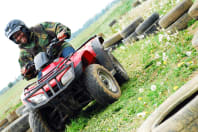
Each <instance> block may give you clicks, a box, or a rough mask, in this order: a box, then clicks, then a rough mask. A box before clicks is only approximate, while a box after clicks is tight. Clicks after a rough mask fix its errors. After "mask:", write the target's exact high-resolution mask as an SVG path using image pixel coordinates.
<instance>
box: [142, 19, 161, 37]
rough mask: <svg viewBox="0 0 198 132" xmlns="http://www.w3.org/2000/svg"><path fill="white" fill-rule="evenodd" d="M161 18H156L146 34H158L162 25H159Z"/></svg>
mask: <svg viewBox="0 0 198 132" xmlns="http://www.w3.org/2000/svg"><path fill="white" fill-rule="evenodd" d="M158 22H159V19H158V20H156V21H155V22H154V23H153V24H152V25H151V26H150V27H149V28H148V29H146V31H145V32H144V36H148V35H150V34H156V32H157V31H159V29H160V26H159V25H158Z"/></svg>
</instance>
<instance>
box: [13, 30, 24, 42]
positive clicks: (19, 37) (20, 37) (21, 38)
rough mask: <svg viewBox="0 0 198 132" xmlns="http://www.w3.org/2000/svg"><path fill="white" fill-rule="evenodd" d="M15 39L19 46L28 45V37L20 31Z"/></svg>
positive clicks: (14, 36)
mask: <svg viewBox="0 0 198 132" xmlns="http://www.w3.org/2000/svg"><path fill="white" fill-rule="evenodd" d="M13 39H14V40H15V41H16V42H17V43H19V44H26V43H27V41H28V40H27V36H26V35H25V34H24V33H23V32H22V31H18V32H16V33H15V34H14V35H13Z"/></svg>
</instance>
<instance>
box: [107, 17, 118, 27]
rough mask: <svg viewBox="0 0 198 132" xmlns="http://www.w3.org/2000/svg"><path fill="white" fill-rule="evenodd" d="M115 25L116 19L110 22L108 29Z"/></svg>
mask: <svg viewBox="0 0 198 132" xmlns="http://www.w3.org/2000/svg"><path fill="white" fill-rule="evenodd" d="M116 23H117V20H116V19H114V20H112V21H111V22H110V23H109V27H113V25H114V24H116Z"/></svg>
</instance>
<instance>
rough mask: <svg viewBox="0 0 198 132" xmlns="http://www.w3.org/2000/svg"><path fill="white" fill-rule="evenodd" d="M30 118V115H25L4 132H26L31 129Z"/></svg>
mask: <svg viewBox="0 0 198 132" xmlns="http://www.w3.org/2000/svg"><path fill="white" fill-rule="evenodd" d="M28 117H29V114H28V113H26V114H24V115H23V116H21V117H19V118H18V119H16V120H15V121H14V122H12V123H11V124H9V125H8V126H7V127H6V128H5V129H3V131H2V132H26V131H27V130H28V129H29V128H30V126H29V122H28Z"/></svg>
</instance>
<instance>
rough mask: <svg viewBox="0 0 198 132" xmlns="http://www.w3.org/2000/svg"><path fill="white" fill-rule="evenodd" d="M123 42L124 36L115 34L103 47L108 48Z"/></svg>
mask: <svg viewBox="0 0 198 132" xmlns="http://www.w3.org/2000/svg"><path fill="white" fill-rule="evenodd" d="M120 40H122V36H121V34H120V33H116V34H114V35H113V36H112V37H111V38H109V39H107V40H105V41H104V43H103V46H104V48H108V47H110V46H112V45H114V44H116V43H118V42H119V41H120Z"/></svg>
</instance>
